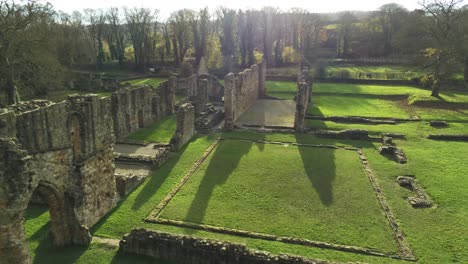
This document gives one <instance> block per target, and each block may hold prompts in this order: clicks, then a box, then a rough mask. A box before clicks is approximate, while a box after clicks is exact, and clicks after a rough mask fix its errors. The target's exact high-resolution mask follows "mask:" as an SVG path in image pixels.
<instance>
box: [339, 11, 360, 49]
mask: <svg viewBox="0 0 468 264" xmlns="http://www.w3.org/2000/svg"><path fill="white" fill-rule="evenodd" d="M356 20H357V19H356V17H355V16H354V14H353V13H351V12H343V13H341V15H340V18H339V24H338V47H337V49H338V50H337V53H338V55H339V56H347V55H348V54H349V49H350V42H351V36H352V34H353V29H354V25H353V24H354V23H355V22H356Z"/></svg>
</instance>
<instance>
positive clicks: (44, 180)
mask: <svg viewBox="0 0 468 264" xmlns="http://www.w3.org/2000/svg"><path fill="white" fill-rule="evenodd" d="M111 112H112V111H111V101H110V99H109V98H99V97H98V96H96V95H87V96H70V97H69V99H68V100H67V101H64V102H61V103H52V102H49V101H32V102H27V103H22V104H18V105H14V106H12V107H10V108H9V109H6V110H2V111H1V112H0V113H1V114H0V124H3V125H2V128H0V210H1V211H2V214H1V215H0V259H1V260H5V261H6V263H30V261H31V259H30V258H29V250H28V247H27V243H26V240H25V237H24V227H23V221H24V220H23V214H24V211H25V210H26V208H27V206H28V203H29V201H30V200H31V197H32V195H33V193H34V192H35V191H36V193H39V195H40V196H41V198H43V200H45V201H47V203H48V205H49V210H50V215H51V222H52V224H51V234H52V239H53V243H54V244H55V245H59V246H62V245H68V244H89V242H90V238H91V237H90V235H89V231H88V230H89V228H90V227H91V226H93V225H94V224H96V223H97V221H99V219H101V218H102V217H103V216H104V215H105V214H106V213H108V212H109V211H110V210H111V209H112V208H113V207H114V206H115V205H116V203H117V197H118V196H117V193H116V184H115V178H114V167H113V151H112V147H113V142H114V140H115V138H114V135H113V122H112V115H111Z"/></svg>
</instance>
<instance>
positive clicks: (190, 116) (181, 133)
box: [169, 103, 196, 151]
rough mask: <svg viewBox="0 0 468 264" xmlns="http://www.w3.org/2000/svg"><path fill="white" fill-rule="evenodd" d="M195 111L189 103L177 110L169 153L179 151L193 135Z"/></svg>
mask: <svg viewBox="0 0 468 264" xmlns="http://www.w3.org/2000/svg"><path fill="white" fill-rule="evenodd" d="M195 133H196V131H195V109H194V107H193V106H192V105H191V104H190V103H186V104H183V105H181V106H180V107H179V109H178V110H177V130H176V133H175V134H174V136H173V137H172V139H171V142H170V144H169V145H170V148H171V151H177V150H179V149H180V148H181V147H182V146H183V145H185V144H186V143H187V142H189V141H190V139H192V137H193V136H194V135H195Z"/></svg>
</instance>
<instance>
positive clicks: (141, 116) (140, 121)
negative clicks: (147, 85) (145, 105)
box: [138, 109, 145, 128]
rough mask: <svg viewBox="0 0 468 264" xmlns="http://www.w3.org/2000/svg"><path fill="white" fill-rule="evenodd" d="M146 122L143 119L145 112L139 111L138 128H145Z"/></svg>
mask: <svg viewBox="0 0 468 264" xmlns="http://www.w3.org/2000/svg"><path fill="white" fill-rule="evenodd" d="M144 127H145V122H144V118H143V110H141V109H140V110H138V128H144Z"/></svg>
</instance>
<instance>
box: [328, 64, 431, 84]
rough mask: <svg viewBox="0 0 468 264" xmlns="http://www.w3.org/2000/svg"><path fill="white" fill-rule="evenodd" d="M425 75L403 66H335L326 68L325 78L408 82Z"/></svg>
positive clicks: (418, 70)
mask: <svg viewBox="0 0 468 264" xmlns="http://www.w3.org/2000/svg"><path fill="white" fill-rule="evenodd" d="M424 74H426V73H425V72H424V71H422V70H420V69H413V68H411V67H405V66H394V65H387V66H356V65H337V66H328V67H327V68H326V76H323V77H327V78H351V79H377V80H409V79H411V78H414V77H419V76H423V75H424Z"/></svg>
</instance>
